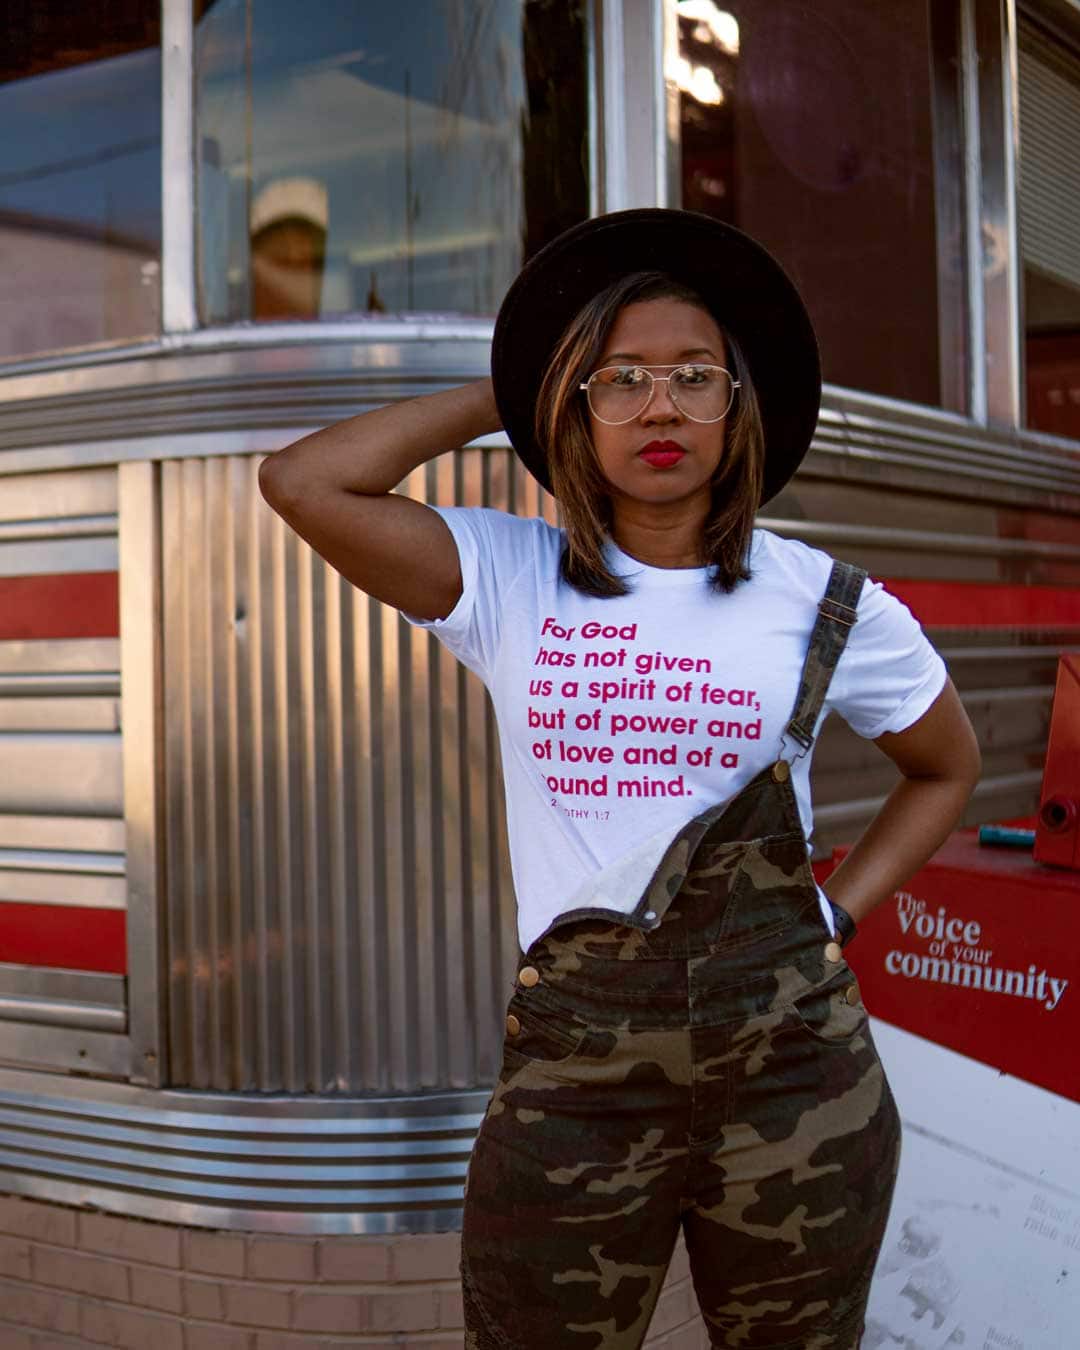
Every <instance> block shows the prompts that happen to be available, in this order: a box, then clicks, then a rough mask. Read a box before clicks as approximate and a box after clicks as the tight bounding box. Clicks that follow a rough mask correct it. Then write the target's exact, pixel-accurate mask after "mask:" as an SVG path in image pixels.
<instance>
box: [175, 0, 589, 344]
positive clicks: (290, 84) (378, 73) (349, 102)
mask: <svg viewBox="0 0 1080 1350" xmlns="http://www.w3.org/2000/svg"><path fill="white" fill-rule="evenodd" d="M196 12H197V25H196V35H195V51H196V100H197V114H196V115H197V128H198V132H197V142H198V154H199V184H198V186H199V226H200V229H199V263H200V266H199V277H200V305H201V311H202V316H203V318H204V320H206V321H220V320H226V319H245V318H255V319H282V318H296V319H301V318H314V317H316V316H318V315H325V314H343V313H358V312H360V313H369V314H378V313H384V312H390V313H401V312H416V311H441V312H455V311H456V312H466V313H481V314H484V313H493V312H494V311H495V310H496V309H497V307H498V304H499V301H500V299H501V297H502V294H503V292H504V291H505V289H506V287H507V285H508V284H509V282H510V281H511V280H512V279H513V277H514V275H515V274H516V272H517V270H518V268H519V267H520V265H521V262H522V261H523V257H524V255H525V254H526V253H527V252H529V251H532V249H534V248H535V247H537V246H539V244H541V243H543V242H545V241H546V239H548V238H551V237H553V236H554V234H556V233H558V232H559V230H561V229H563V228H566V227H567V226H568V225H571V224H573V223H574V222H575V221H577V220H579V219H582V218H583V217H584V216H585V215H586V214H587V210H588V195H587V178H586V172H587V165H586V164H585V159H584V154H583V146H584V141H585V125H586V123H585V82H584V14H583V5H582V4H581V3H580V2H579V0H572V2H571V3H566V0H559V3H556V0H533V2H532V3H529V2H527V0H484V3H478V2H477V0H449V2H448V0H411V2H407V3H402V4H399V5H397V6H383V5H370V6H352V5H338V4H331V3H329V2H328V0H322V2H321V3H320V2H319V0H314V2H313V3H311V4H308V5H306V6H297V5H295V4H294V3H292V2H291V0H216V3H212V4H209V5H202V6H200V7H199V9H198V10H197V11H196Z"/></svg>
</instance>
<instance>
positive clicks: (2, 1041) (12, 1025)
mask: <svg viewBox="0 0 1080 1350" xmlns="http://www.w3.org/2000/svg"><path fill="white" fill-rule="evenodd" d="M0 1061H2V1062H3V1063H4V1064H6V1065H9V1066H14V1065H24V1066H25V1067H26V1068H27V1069H36V1070H38V1073H37V1075H36V1077H37V1079H38V1081H39V1082H44V1083H47V1082H48V1081H49V1080H48V1074H47V1073H46V1074H42V1073H41V1072H40V1070H41V1069H42V1068H43V1067H45V1066H47V1068H48V1069H49V1070H54V1071H55V1070H66V1071H67V1072H68V1073H77V1074H88V1075H89V1074H93V1075H101V1077H103V1078H113V1079H116V1078H119V1079H126V1078H128V1077H129V1076H130V1073H131V1052H130V1043H129V1041H128V1038H127V1035H126V1034H118V1033H116V1032H112V1031H101V1030H97V1029H95V1028H88V1027H58V1026H41V1025H34V1024H33V1023H29V1022H7V1021H5V1022H0ZM0 1072H4V1071H3V1070H0ZM61 1081H66V1080H61ZM0 1105H2V1100H0ZM0 1156H2V1155H0ZM0 1179H2V1184H3V1186H4V1188H5V1189H7V1188H8V1183H9V1181H10V1178H9V1177H6V1176H4V1169H3V1164H2V1163H0ZM11 1189H15V1188H14V1187H11ZM22 1193H23V1194H28V1193H29V1192H26V1191H24V1192H22Z"/></svg>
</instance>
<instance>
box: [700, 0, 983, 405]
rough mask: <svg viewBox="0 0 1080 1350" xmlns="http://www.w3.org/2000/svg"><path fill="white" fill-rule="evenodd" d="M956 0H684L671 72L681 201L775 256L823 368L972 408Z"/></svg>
mask: <svg viewBox="0 0 1080 1350" xmlns="http://www.w3.org/2000/svg"><path fill="white" fill-rule="evenodd" d="M949 8H950V7H949V6H930V5H928V4H927V3H925V2H924V3H918V4H912V3H911V2H910V0H876V2H875V3H874V4H867V3H865V0H806V3H801V4H798V5H794V4H788V3H782V0H679V3H678V6H677V11H678V16H679V59H678V65H677V70H676V78H677V80H678V84H679V87H680V111H681V140H682V200H683V204H684V205H685V206H687V207H690V208H692V209H693V210H696V211H704V212H706V213H707V214H709V215H712V216H716V217H718V218H719V219H721V220H725V221H728V222H729V223H731V224H734V225H736V226H738V227H739V228H741V229H745V230H746V231H747V232H748V233H749V234H751V235H753V236H754V237H755V238H758V239H760V240H761V241H762V242H763V243H764V244H765V245H766V246H767V247H768V248H769V249H771V250H772V251H773V252H774V253H775V254H776V255H777V257H778V258H779V259H780V260H781V262H782V263H783V265H784V267H785V268H786V269H787V271H788V272H789V274H790V275H791V277H792V278H793V280H794V281H795V282H796V284H797V285H798V286H799V289H800V290H801V292H802V294H803V296H804V298H805V300H806V302H807V305H808V307H809V309H810V313H811V316H812V317H813V320H814V325H815V327H816V329H817V333H818V339H819V341H820V344H821V351H822V364H823V367H824V374H825V379H826V380H829V381H831V382H832V383H834V384H840V385H846V386H848V387H850V388H854V389H861V390H867V391H869V392H872V393H876V394H885V395H888V396H890V397H892V398H898V399H905V400H912V401H915V402H919V403H927V404H933V405H937V406H943V407H947V408H951V409H955V410H958V411H964V410H966V403H967V395H966V390H967V354H966V353H967V342H966V319H965V299H964V295H965V274H964V260H963V213H962V204H963V195H962V194H963V189H962V182H963V175H962V172H961V169H962V164H961V151H960V144H961V141H960V134H959V131H960V117H959V107H960V101H959V92H958V89H957V88H956V80H957V74H956V72H957V64H956V60H955V56H956V44H957V40H958V35H957V33H956V32H955V31H954V29H953V26H951V25H950V23H949V22H947V21H946V18H945V17H944V13H943V12H944V11H946V10H948V9H949ZM953 23H955V19H954V20H953Z"/></svg>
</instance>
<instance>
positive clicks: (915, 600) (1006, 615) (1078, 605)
mask: <svg viewBox="0 0 1080 1350" xmlns="http://www.w3.org/2000/svg"><path fill="white" fill-rule="evenodd" d="M882 581H883V583H884V585H885V586H887V587H888V589H889V590H890V591H891V592H892V593H893V595H895V596H897V597H898V598H899V599H900V600H903V602H904V604H905V605H907V607H908V609H910V610H911V612H912V614H914V615H915V617H916V618H917V619H918V620H919V622H920V623H922V624H925V625H926V626H927V627H929V628H1080V589H1076V588H1070V587H1065V586H1004V585H999V584H997V583H996V582H983V581H908V580H906V579H904V578H902V577H887V578H882Z"/></svg>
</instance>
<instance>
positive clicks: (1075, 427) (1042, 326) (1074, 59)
mask: <svg viewBox="0 0 1080 1350" xmlns="http://www.w3.org/2000/svg"><path fill="white" fill-rule="evenodd" d="M1019 102H1020V171H1019V175H1018V186H1019V193H1018V201H1019V218H1020V254H1021V259H1022V262H1023V269H1024V272H1023V284H1024V337H1025V342H1024V352H1025V358H1026V377H1027V378H1026V392H1027V424H1028V426H1030V427H1034V428H1035V429H1036V430H1038V431H1049V432H1052V433H1054V434H1055V435H1058V436H1070V437H1072V438H1073V439H1076V440H1080V149H1078V147H1080V54H1078V51H1077V50H1074V49H1071V48H1069V47H1067V46H1066V45H1065V44H1064V43H1063V42H1062V41H1061V40H1060V39H1057V38H1055V37H1054V36H1052V35H1051V34H1049V33H1045V32H1043V31H1042V30H1041V29H1040V28H1038V27H1037V26H1036V24H1035V23H1034V22H1032V21H1031V20H1030V19H1027V20H1025V21H1024V22H1022V23H1021V26H1020V51H1019Z"/></svg>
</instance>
